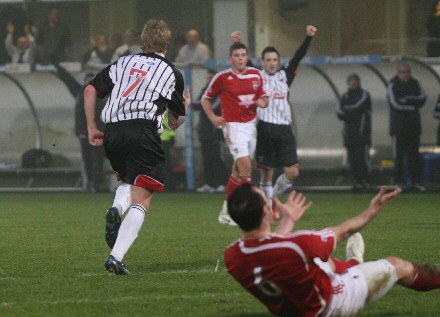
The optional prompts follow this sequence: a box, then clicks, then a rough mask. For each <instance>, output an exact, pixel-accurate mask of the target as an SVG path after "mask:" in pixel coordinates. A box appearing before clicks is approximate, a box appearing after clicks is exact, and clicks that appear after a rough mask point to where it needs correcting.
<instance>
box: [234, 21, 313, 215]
mask: <svg viewBox="0 0 440 317" xmlns="http://www.w3.org/2000/svg"><path fill="white" fill-rule="evenodd" d="M316 32H317V28H316V27H315V26H313V25H308V26H307V27H306V37H305V39H304V41H303V43H302V44H301V46H300V47H299V48H298V49H297V51H296V52H295V55H294V56H293V57H292V58H291V59H290V61H289V64H288V65H287V66H286V67H284V66H283V67H280V54H279V52H278V50H277V49H276V48H275V47H273V46H267V47H266V48H265V49H263V51H262V53H261V63H262V68H263V70H262V74H263V77H264V81H265V83H264V90H265V92H266V93H267V95H268V106H267V107H266V108H264V109H258V111H257V113H258V123H257V147H256V153H255V156H256V162H257V167H258V168H259V169H260V172H261V177H260V188H261V189H262V190H263V192H264V193H265V195H266V196H267V198H269V199H271V198H272V197H277V196H278V195H280V194H282V193H283V192H285V191H286V190H288V189H290V188H291V187H292V186H293V181H294V180H295V178H297V177H298V175H299V161H298V155H297V152H296V140H295V136H294V135H293V132H292V127H291V124H292V121H293V119H292V109H291V104H290V102H289V96H290V86H291V85H292V82H293V80H294V78H295V76H296V73H297V71H298V65H299V63H300V62H301V60H302V59H303V57H304V56H305V55H306V53H307V50H308V48H309V45H310V43H311V41H312V38H313V37H314V36H315V34H316ZM231 38H232V41H234V42H239V41H240V40H241V32H240V31H236V32H233V33H232V34H231ZM276 167H283V168H284V173H283V174H281V175H280V176H279V177H278V178H277V180H276V182H275V186H273V185H272V179H273V174H274V168H276ZM274 218H275V219H277V218H278V212H277V210H276V208H275V209H274Z"/></svg>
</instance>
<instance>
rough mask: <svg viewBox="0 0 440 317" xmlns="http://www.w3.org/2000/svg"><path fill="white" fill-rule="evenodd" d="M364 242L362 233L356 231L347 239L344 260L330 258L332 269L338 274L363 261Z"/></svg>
mask: <svg viewBox="0 0 440 317" xmlns="http://www.w3.org/2000/svg"><path fill="white" fill-rule="evenodd" d="M364 254H365V243H364V239H363V238H362V235H361V234H360V233H359V232H357V233H355V234H353V235H352V236H351V237H350V238H348V239H347V245H346V247H345V260H340V259H336V258H331V259H330V260H331V262H332V264H333V266H332V268H333V271H334V272H336V273H339V274H342V273H344V272H345V271H347V270H348V269H349V268H351V267H353V266H355V265H359V264H361V263H364Z"/></svg>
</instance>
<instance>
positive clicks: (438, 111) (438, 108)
mask: <svg viewBox="0 0 440 317" xmlns="http://www.w3.org/2000/svg"><path fill="white" fill-rule="evenodd" d="M434 117H435V118H437V119H440V95H439V96H438V98H437V103H436V104H435V106H434Z"/></svg>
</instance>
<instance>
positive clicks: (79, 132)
mask: <svg viewBox="0 0 440 317" xmlns="http://www.w3.org/2000/svg"><path fill="white" fill-rule="evenodd" d="M86 86H87V84H85V85H83V86H82V87H81V89H80V90H79V92H78V94H77V96H76V104H75V134H76V136H77V137H82V138H84V137H85V138H87V137H88V131H87V119H86V112H85V110H84V89H85V88H86ZM106 101H107V98H105V99H100V98H97V99H96V108H95V118H96V125H97V127H98V130H99V131H101V132H104V130H105V124H104V123H103V122H102V121H101V118H100V116H101V111H102V109H103V108H104V105H105V102H106Z"/></svg>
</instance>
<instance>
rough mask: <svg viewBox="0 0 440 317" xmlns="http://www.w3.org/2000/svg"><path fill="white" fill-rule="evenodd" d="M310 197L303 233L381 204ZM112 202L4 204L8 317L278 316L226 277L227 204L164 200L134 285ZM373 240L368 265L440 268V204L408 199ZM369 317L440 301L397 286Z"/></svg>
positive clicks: (135, 265)
mask: <svg viewBox="0 0 440 317" xmlns="http://www.w3.org/2000/svg"><path fill="white" fill-rule="evenodd" d="M307 196H308V197H309V198H311V199H312V200H313V201H314V203H315V204H314V206H313V207H312V209H311V210H310V211H309V212H308V213H307V214H306V215H305V216H304V218H303V219H302V221H301V223H300V224H299V225H298V228H312V229H320V228H322V227H324V226H328V225H334V224H337V223H338V222H339V221H341V220H344V219H345V218H346V217H349V216H351V215H355V214H356V213H357V212H359V211H361V210H363V209H364V207H366V206H367V204H368V202H369V200H370V199H371V197H372V195H367V194H357V195H354V194H318V193H309V194H307ZM112 201H113V196H112V195H110V194H95V195H91V194H0V202H1V203H0V237H1V248H0V251H1V258H0V316H167V317H168V316H179V317H180V316H229V317H232V316H235V317H237V316H251V317H258V316H271V315H270V314H268V313H267V311H266V309H265V307H264V306H262V305H261V304H260V303H259V302H257V301H256V300H255V299H254V298H253V297H252V296H250V295H248V294H247V293H246V292H245V291H244V290H242V289H241V288H240V287H239V286H238V284H236V283H235V282H234V281H233V280H232V278H231V277H229V275H228V274H227V272H226V270H225V266H224V264H223V251H224V249H225V247H226V246H227V245H229V244H230V243H232V242H233V241H234V240H235V239H236V238H238V237H239V230H238V229H237V228H235V227H226V226H222V225H220V224H218V223H217V214H218V211H219V210H220V207H221V205H222V201H223V195H216V194H205V195H202V194H199V195H197V194H159V195H156V197H154V200H153V205H152V208H151V210H150V212H149V214H148V216H147V218H146V221H145V223H144V226H143V228H142V230H141V232H140V234H139V238H138V239H137V241H136V242H135V244H134V245H133V247H132V248H131V250H130V251H129V253H128V254H127V257H126V262H127V268H128V269H129V270H130V271H131V272H132V274H133V275H132V276H128V277H124V276H115V275H112V274H108V273H106V272H105V270H104V260H105V259H106V257H107V256H108V253H109V248H108V247H107V246H106V244H105V241H104V211H105V209H106V208H107V207H108V206H109V204H110V203H111V202H112ZM364 238H365V240H366V244H367V253H366V260H373V259H377V258H380V257H384V256H387V255H396V256H400V257H403V258H406V259H409V260H412V261H416V262H421V263H432V264H439V263H440V195H438V194H421V195H416V194H402V195H401V196H400V197H398V198H397V199H396V201H395V202H394V203H393V204H392V205H390V206H388V207H387V209H386V210H385V211H384V212H383V214H382V215H380V216H379V217H378V218H377V219H375V220H374V222H373V223H372V224H371V225H370V226H369V227H367V228H366V229H365V231H364ZM343 254H344V246H343V245H342V246H341V247H339V249H338V250H337V256H339V257H343ZM218 260H219V261H220V262H219V267H218V270H217V271H215V268H216V265H217V261H218ZM364 316H417V317H419V316H440V291H433V292H428V293H418V292H414V291H411V290H407V289H405V288H403V287H400V286H396V287H395V288H394V289H393V290H392V291H391V293H389V294H388V295H386V296H385V298H383V299H382V300H381V301H379V302H377V303H375V304H373V305H371V306H369V307H368V308H367V309H366V310H365V312H364Z"/></svg>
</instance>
